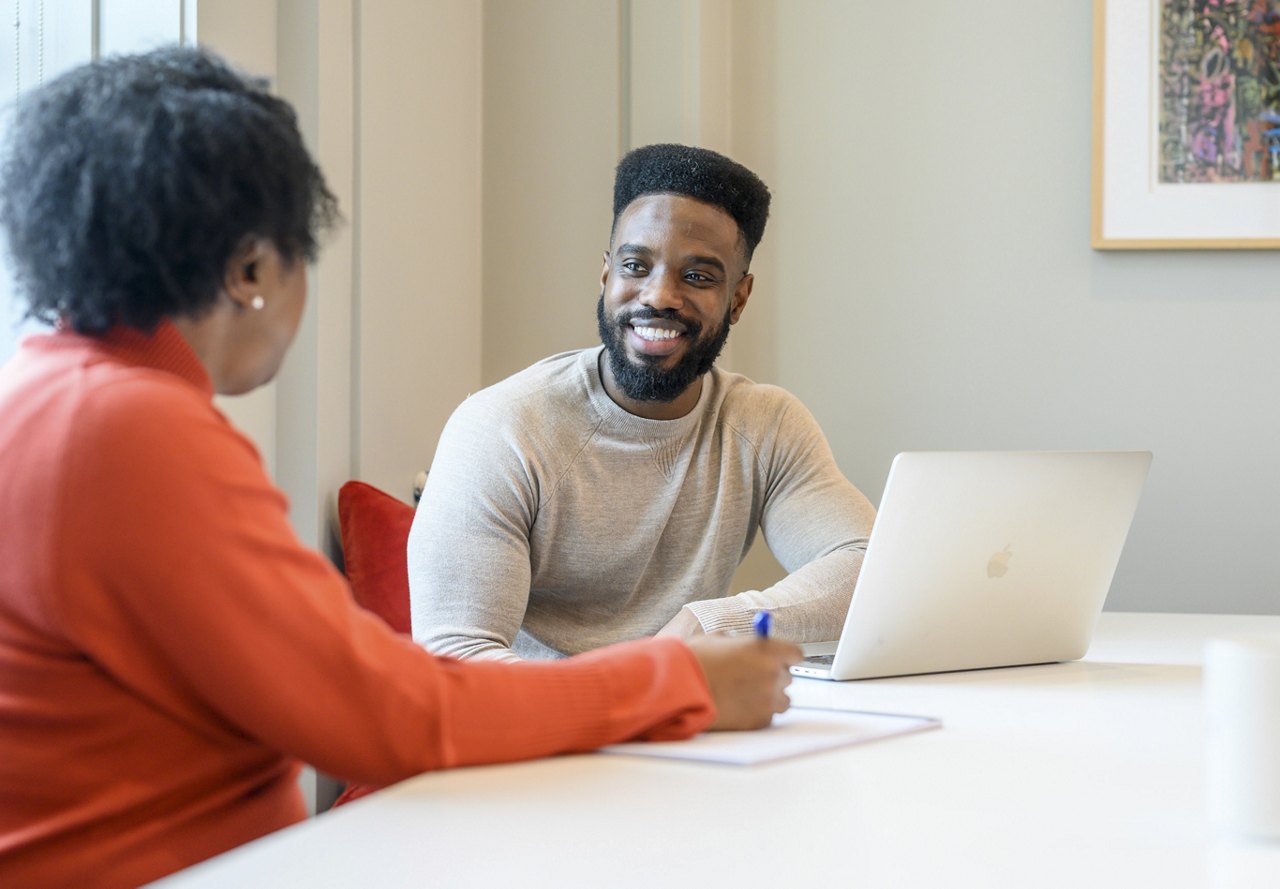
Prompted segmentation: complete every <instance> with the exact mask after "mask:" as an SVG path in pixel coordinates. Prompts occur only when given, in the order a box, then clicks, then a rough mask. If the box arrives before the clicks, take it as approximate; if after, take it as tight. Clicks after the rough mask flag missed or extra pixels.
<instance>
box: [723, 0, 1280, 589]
mask: <svg viewBox="0 0 1280 889" xmlns="http://www.w3.org/2000/svg"><path fill="white" fill-rule="evenodd" d="M735 11H736V12H737V13H739V15H740V16H742V17H743V18H744V19H745V21H740V22H739V23H738V27H740V28H742V29H743V31H744V33H747V34H749V35H751V36H752V37H753V38H754V39H752V40H747V41H745V42H743V43H740V44H739V46H740V47H741V48H740V55H739V57H738V59H739V60H740V62H741V64H740V65H739V66H738V67H737V69H736V70H739V71H746V70H749V71H750V77H751V79H752V81H753V82H756V83H760V82H767V83H769V84H770V86H769V88H768V89H769V92H770V93H771V95H770V97H769V106H770V110H771V112H772V114H771V115H770V118H771V125H770V126H769V127H768V128H767V129H766V130H764V131H763V132H756V133H750V134H748V133H742V134H741V135H742V136H743V138H741V139H740V140H735V150H736V152H737V154H738V155H739V157H740V158H741V159H742V160H744V161H746V162H748V163H752V164H756V165H757V166H758V167H759V169H760V170H761V172H762V173H763V174H764V175H765V176H766V177H767V181H769V182H770V184H771V185H772V187H773V189H774V191H775V193H776V195H777V209H776V213H775V215H774V218H773V221H772V225H771V230H770V232H769V234H768V235H767V236H766V237H767V238H768V239H772V248H773V252H772V259H773V263H774V265H773V268H772V275H771V277H770V280H768V281H759V282H758V283H757V287H756V294H755V296H754V297H753V300H752V305H751V306H750V308H749V310H748V315H747V317H746V318H745V320H744V322H743V324H742V325H740V327H742V328H745V327H747V326H749V325H755V327H754V328H753V332H752V344H753V347H752V348H751V349H743V348H742V347H741V343H740V344H738V345H739V348H738V350H737V352H736V353H735V355H736V356H737V361H738V365H739V368H740V369H742V370H744V371H745V372H747V373H749V374H755V375H758V376H760V377H762V378H766V379H771V380H773V381H775V382H777V383H780V384H781V385H783V386H786V387H787V388H789V389H791V390H792V391H794V392H796V393H797V394H798V395H800V397H801V398H803V399H804V400H805V402H806V403H807V404H808V405H809V406H810V407H811V408H812V410H813V411H814V413H815V414H816V415H817V416H818V418H819V420H820V421H821V422H822V424H823V427H824V428H825V429H826V431H827V434H828V436H829V438H830V440H831V444H832V447H833V448H834V450H835V452H836V454H837V457H838V459H839V461H840V463H841V465H842V467H843V468H844V470H845V472H846V473H847V474H848V475H849V476H850V477H851V478H852V479H854V480H855V482H856V483H857V484H859V485H860V486H862V487H863V489H864V490H865V491H866V492H867V493H868V495H869V496H872V497H873V499H877V498H878V497H879V494H880V492H881V488H882V484H883V478H884V475H885V472H886V470H887V468H888V464H889V461H890V460H891V458H892V456H893V454H894V453H896V452H897V451H900V450H907V449H923V448H938V449H944V448H1146V449H1150V450H1152V451H1154V452H1155V461H1154V464H1153V467H1152V471H1151V476H1150V481H1149V485H1148V488H1147V490H1146V493H1145V496H1144V500H1143V503H1142V505H1141V507H1140V510H1139V513H1138V515H1137V517H1136V519H1135V523H1134V526H1133V531H1132V534H1131V537H1130V542H1129V545H1128V549H1127V552H1126V554H1125V556H1124V558H1123V560H1122V562H1121V566H1120V569H1119V572H1118V574H1117V577H1116V581H1115V584H1114V586H1113V589H1112V594H1111V598H1110V599H1109V601H1108V607H1109V608H1113V609H1134V610H1154V611H1181V610H1186V611H1234V612H1265V613H1276V612H1280V560H1278V558H1277V554H1276V549H1277V546H1276V542H1277V540H1280V518H1278V517H1277V510H1276V508H1275V502H1274V501H1275V497H1276V495H1277V493H1280V468H1278V467H1277V462H1276V460H1275V457H1274V454H1275V451H1276V447H1277V444H1278V443H1280V411H1277V409H1276V404H1277V400H1278V393H1280V350H1277V348H1276V338H1277V335H1278V334H1280V260H1278V258H1277V256H1276V254H1275V253H1274V252H1265V251H1261V252H1203V251H1201V252H1168V251H1162V252H1146V253H1131V254H1121V253H1098V252H1094V251H1092V250H1091V249H1090V248H1089V212H1090V145H1091V142H1090V122H1091V104H1090V103H1091V93H1090V90H1091V81H1090V64H1089V60H1090V47H1091V9H1090V4H1085V3H1061V4H1044V5H1038V6H1037V7H1036V10H1035V13H1034V14H1033V15H1013V16H1011V15H1007V14H1003V13H1002V12H1001V11H1000V10H998V9H996V8H994V7H993V8H991V9H990V11H987V10H986V7H982V6H976V7H975V6H973V5H970V4H954V3H938V4H930V10H929V14H928V15H927V16H912V17H909V18H908V17H904V16H903V15H902V11H901V9H900V8H899V7H896V6H894V5H893V4H871V3H820V2H796V0H787V2H786V3H778V4H776V8H774V4H772V3H754V2H753V3H747V4H739V5H737V6H735ZM766 25H767V27H766ZM738 100H739V102H742V101H743V97H741V96H739V97H738ZM758 126H759V125H758V123H757V127H758ZM1277 200H1280V194H1277Z"/></svg>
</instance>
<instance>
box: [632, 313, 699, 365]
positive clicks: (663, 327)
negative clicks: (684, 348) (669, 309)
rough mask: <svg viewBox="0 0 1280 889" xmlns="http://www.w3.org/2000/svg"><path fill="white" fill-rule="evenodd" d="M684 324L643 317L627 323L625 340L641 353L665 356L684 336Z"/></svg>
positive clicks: (675, 347) (674, 349)
mask: <svg viewBox="0 0 1280 889" xmlns="http://www.w3.org/2000/svg"><path fill="white" fill-rule="evenodd" d="M685 330H686V328H685V326H684V325H683V324H680V323H679V322H677V321H669V320H667V319H664V318H644V319H637V320H633V321H631V322H630V323H628V324H627V331H628V336H627V340H628V342H629V343H630V345H631V348H632V349H634V350H636V351H637V352H639V353H640V354H642V355H653V356H665V355H670V354H671V353H673V352H675V351H676V349H677V348H679V346H680V342H681V341H682V340H683V339H684V338H685Z"/></svg>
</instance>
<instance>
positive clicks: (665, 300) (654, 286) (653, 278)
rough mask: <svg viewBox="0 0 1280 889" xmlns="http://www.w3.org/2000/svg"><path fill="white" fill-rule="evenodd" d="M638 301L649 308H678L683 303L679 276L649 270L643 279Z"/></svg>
mask: <svg viewBox="0 0 1280 889" xmlns="http://www.w3.org/2000/svg"><path fill="white" fill-rule="evenodd" d="M640 302H641V303H642V304H643V305H646V306H648V307H649V308H651V309H674V308H679V307H680V306H681V305H683V304H684V296H683V294H682V293H681V290H680V279H679V277H677V276H676V275H668V274H665V273H662V272H657V271H654V272H651V273H650V274H649V277H648V278H647V279H645V283H644V290H642V291H641V292H640Z"/></svg>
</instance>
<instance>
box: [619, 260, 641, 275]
mask: <svg viewBox="0 0 1280 889" xmlns="http://www.w3.org/2000/svg"><path fill="white" fill-rule="evenodd" d="M622 267H623V268H624V269H625V270H626V271H628V272H631V274H633V275H641V274H644V272H645V267H644V266H643V265H641V264H640V263H638V262H636V261H635V260H634V259H628V260H625V261H624V262H623V263H622Z"/></svg>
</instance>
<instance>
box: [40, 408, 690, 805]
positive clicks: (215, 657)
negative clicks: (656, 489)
mask: <svg viewBox="0 0 1280 889" xmlns="http://www.w3.org/2000/svg"><path fill="white" fill-rule="evenodd" d="M136 388H138V387H135V386H132V385H130V384H126V383H121V384H118V385H116V386H115V387H112V388H111V389H110V391H107V392H104V393H102V395H101V396H100V397H98V398H97V399H95V401H94V403H93V404H91V405H88V406H87V407H86V408H85V411H86V414H88V416H86V417H85V418H84V420H83V422H82V423H80V424H79V427H78V428H79V429H82V430H84V433H83V434H82V435H81V436H80V437H79V440H78V441H77V445H76V447H75V448H73V449H72V450H71V451H70V452H69V456H68V459H69V461H70V464H71V465H70V467H69V471H68V474H67V478H68V479H69V480H70V483H69V484H68V486H67V487H68V489H67V490H66V491H64V492H63V495H62V496H61V498H60V502H59V504H57V506H56V509H58V510H60V511H62V512H63V513H64V518H63V520H62V526H63V527H64V528H65V529H66V530H65V531H64V535H63V536H64V539H63V540H61V541H60V544H59V545H60V547H62V548H63V549H64V551H66V552H68V553H75V554H76V555H75V558H74V559H68V560H67V562H66V564H65V565H63V566H61V567H60V569H59V570H60V571H61V577H60V580H59V583H58V584H57V586H58V589H59V591H60V598H59V599H57V600H56V601H55V602H54V603H53V607H54V608H55V609H56V610H57V611H58V621H59V623H60V624H61V626H63V627H64V628H65V632H66V633H67V634H68V636H69V637H70V638H71V639H72V640H73V641H74V642H75V644H76V646H77V647H78V648H79V650H81V651H83V652H85V655H86V656H87V657H89V658H91V659H93V660H94V661H95V662H96V663H98V664H99V665H100V667H101V669H102V670H104V671H105V672H107V673H108V674H110V675H111V676H112V677H113V678H114V679H115V680H116V681H117V682H119V683H120V684H121V685H122V686H125V687H127V688H129V689H130V690H131V691H132V692H133V693H135V694H137V695H139V696H140V697H142V698H144V699H146V700H148V701H150V702H151V703H152V704H153V706H155V707H157V708H161V709H163V710H164V711H166V712H168V713H170V714H171V715H172V717H173V718H175V719H178V720H183V721H186V722H189V723H190V724H192V725H193V726H196V727H197V729H198V730H200V731H209V732H226V733H233V734H235V735H238V736H250V737H253V738H255V739H257V740H259V741H260V742H261V743H262V744H264V745H265V746H268V747H270V748H272V749H275V750H279V751H283V752H286V753H288V754H291V755H293V756H296V757H298V758H300V759H302V760H304V761H307V762H310V763H312V764H313V765H315V766H317V767H318V768H320V769H323V770H324V771H326V772H328V773H330V774H333V775H335V776H338V777H341V778H345V779H347V780H353V781H360V782H368V783H390V782H392V781H397V780H401V779H403V778H405V777H408V776H410V775H413V774H416V773H418V772H420V771H423V770H428V769H437V768H445V767H450V766H458V765H466V764H475V763H487V762H501V761H510V760H518V759H525V758H529V757H536V756H543V755H547V754H552V753H557V752H566V751H580V750H588V749H592V748H594V747H597V746H600V745H602V744H605V743H611V742H614V741H617V740H621V739H625V738H680V737H686V736H689V735H692V734H694V733H696V732H698V731H700V730H702V729H704V728H705V727H706V726H707V725H709V724H710V723H711V721H712V720H713V718H714V709H713V705H712V703H711V701H710V698H709V694H708V691H707V687H706V682H705V678H704V677H703V676H702V673H701V670H700V668H699V666H698V663H697V660H696V658H694V656H693V654H692V652H691V651H689V649H688V648H687V647H686V646H684V645H682V644H679V643H664V642H647V643H631V644H627V645H622V646H615V647H613V648H610V649H603V650H601V651H599V652H595V653H592V654H591V655H587V656H582V657H577V658H571V659H567V660H564V661H559V662H555V663H547V664H505V663H474V664H473V663H460V662H457V661H452V660H449V659H444V658H437V657H434V656H432V655H430V654H428V653H427V652H426V651H424V650H422V649H421V648H419V647H418V646H416V645H414V644H413V643H412V642H411V641H409V640H408V639H405V638H403V637H400V636H397V635H396V634H395V633H393V632H392V631H391V630H390V629H388V628H387V627H386V626H385V625H384V624H382V623H381V622H380V621H379V620H377V619H376V618H375V617H373V616H372V615H369V614H367V613H365V612H363V611H362V610H360V609H359V608H358V606H356V605H355V604H354V602H353V600H352V599H351V597H350V593H349V590H348V589H347V587H346V584H345V582H344V580H343V579H342V577H341V576H340V575H339V574H337V572H336V571H335V570H334V569H333V568H332V567H331V566H330V565H329V564H328V563H327V562H326V561H325V560H324V559H323V558H322V557H321V556H319V555H318V554H317V553H314V552H312V551H309V550H308V549H306V548H305V547H303V546H302V545H301V543H300V542H299V541H298V540H297V538H296V536H295V535H294V534H293V531H292V529H291V528H290V525H289V522H288V517H287V509H286V503H285V500H284V497H283V495H282V494H280V492H279V491H278V490H277V489H275V488H274V487H273V486H272V485H271V484H270V482H269V481H268V480H267V479H266V477H265V475H264V473H263V471H262V467H261V464H260V461H259V459H258V456H257V454H256V452H255V451H254V449H253V447H252V446H251V445H250V444H249V443H248V441H247V440H246V439H244V438H243V437H242V436H240V435H239V434H238V433H237V432H235V431H234V430H233V429H232V428H231V427H230V426H229V425H228V424H227V423H226V421H225V420H224V419H223V418H222V417H221V415H219V414H218V413H217V412H216V411H215V410H214V409H213V408H212V407H211V406H210V405H209V404H208V403H207V401H206V402H202V401H200V400H199V399H196V398H192V397H191V396H190V394H189V393H186V392H173V391H162V392H159V393H157V392H155V391H151V390H149V389H147V387H146V386H142V387H141V388H142V390H143V391H141V392H139V391H134V390H135V389H136ZM152 388H154V387H152ZM170 388H172V389H177V388H178V387H170Z"/></svg>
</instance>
